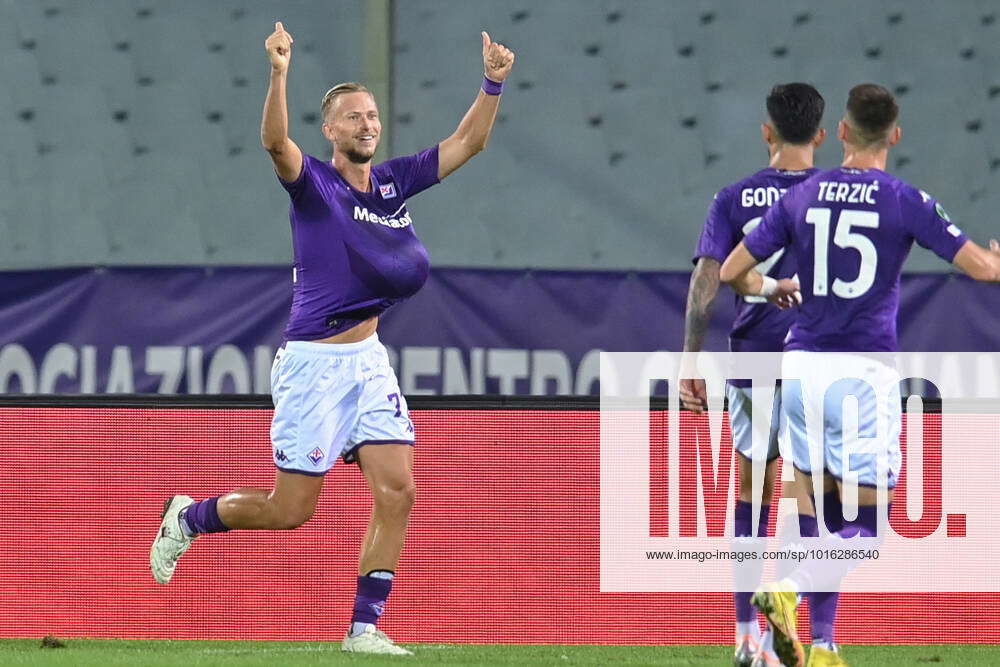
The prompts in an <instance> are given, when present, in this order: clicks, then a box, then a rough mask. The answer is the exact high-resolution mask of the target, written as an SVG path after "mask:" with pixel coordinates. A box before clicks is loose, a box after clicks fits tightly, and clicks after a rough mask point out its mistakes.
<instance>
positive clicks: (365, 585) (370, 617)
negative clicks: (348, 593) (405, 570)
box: [351, 575, 392, 625]
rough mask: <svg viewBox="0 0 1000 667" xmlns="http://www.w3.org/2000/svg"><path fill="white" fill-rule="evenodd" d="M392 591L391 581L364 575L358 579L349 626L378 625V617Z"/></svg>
mask: <svg viewBox="0 0 1000 667" xmlns="http://www.w3.org/2000/svg"><path fill="white" fill-rule="evenodd" d="M391 590H392V579H382V578H377V577H372V576H370V575H364V576H360V577H358V592H357V594H356V595H355V596H354V613H353V614H352V615H351V624H352V625H353V624H354V623H371V624H372V625H375V624H376V623H378V617H379V616H381V615H382V612H383V611H385V601H386V600H387V599H388V598H389V591H391Z"/></svg>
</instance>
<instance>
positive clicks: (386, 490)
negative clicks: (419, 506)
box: [373, 479, 417, 512]
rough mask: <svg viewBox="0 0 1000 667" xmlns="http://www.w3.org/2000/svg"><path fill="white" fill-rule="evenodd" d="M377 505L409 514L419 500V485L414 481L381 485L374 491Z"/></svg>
mask: <svg viewBox="0 0 1000 667" xmlns="http://www.w3.org/2000/svg"><path fill="white" fill-rule="evenodd" d="M373 495H374V496H375V503H376V504H377V505H380V506H382V507H386V508H388V509H392V510H394V511H397V512H400V511H405V512H409V511H410V508H411V507H413V503H414V502H415V501H416V499H417V485H416V484H414V483H413V480H412V479H410V480H405V481H403V480H400V481H398V482H393V483H387V484H380V485H379V486H377V487H376V488H375V490H374V494H373Z"/></svg>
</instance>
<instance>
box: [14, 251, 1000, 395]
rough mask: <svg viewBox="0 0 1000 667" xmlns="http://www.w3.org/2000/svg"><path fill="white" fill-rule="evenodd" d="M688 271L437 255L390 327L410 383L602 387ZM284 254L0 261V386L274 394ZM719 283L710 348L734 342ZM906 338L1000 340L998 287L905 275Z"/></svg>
mask: <svg viewBox="0 0 1000 667" xmlns="http://www.w3.org/2000/svg"><path fill="white" fill-rule="evenodd" d="M688 278H689V275H688V274H686V273H677V272H674V273H666V272H664V273H652V272H603V271H602V272H587V271H512V270H489V269H436V270H434V271H432V273H431V277H430V280H429V281H428V283H427V285H426V286H425V287H424V288H423V290H422V291H421V292H420V293H419V294H418V295H417V296H416V297H414V298H413V299H411V300H410V301H409V302H407V303H404V304H402V305H400V306H397V307H395V308H394V309H392V310H390V311H389V312H388V313H387V314H386V315H385V316H384V318H383V321H382V323H381V325H380V329H379V336H380V337H381V339H382V340H383V341H384V342H385V343H386V345H387V346H388V347H389V350H390V355H391V357H392V361H393V365H394V366H395V368H396V370H397V374H398V375H399V379H400V384H401V386H402V389H403V391H404V392H405V393H407V394H442V393H445V394H477V393H503V394H596V393H598V386H597V376H598V369H599V353H600V351H601V350H605V351H614V352H628V351H635V352H644V351H652V350H680V349H681V345H682V342H683V333H684V305H685V300H686V295H687V285H688ZM290 303H291V272H290V271H289V270H288V269H287V268H284V267H281V268H272V267H251V268H242V267H241V268H234V267H216V268H208V269H205V268H112V269H105V268H98V269H93V268H87V269H59V270H44V271H11V272H3V273H0V393H165V394H171V393H192V394H200V393H266V392H267V391H268V384H269V375H270V367H271V361H272V359H273V355H274V352H275V349H276V348H277V347H278V346H279V345H280V344H281V342H282V330H283V328H284V325H285V321H286V319H287V317H288V310H289V306H290ZM733 304H734V296H733V294H732V293H731V292H729V291H728V290H727V289H725V288H724V289H723V291H722V293H721V294H720V296H719V298H718V301H717V304H716V309H715V315H714V319H713V327H712V330H711V332H710V334H709V336H708V339H707V342H706V349H713V350H722V349H725V347H726V333H727V325H728V323H729V322H730V321H731V318H732V315H733ZM900 342H901V346H902V348H903V350H905V351H938V352H948V351H996V350H997V349H998V347H1000V291H998V290H997V288H996V287H995V286H992V285H980V284H976V283H974V282H972V281H970V280H968V279H966V278H964V277H959V276H956V275H951V274H913V275H908V276H905V277H904V278H903V285H902V304H901V309H900Z"/></svg>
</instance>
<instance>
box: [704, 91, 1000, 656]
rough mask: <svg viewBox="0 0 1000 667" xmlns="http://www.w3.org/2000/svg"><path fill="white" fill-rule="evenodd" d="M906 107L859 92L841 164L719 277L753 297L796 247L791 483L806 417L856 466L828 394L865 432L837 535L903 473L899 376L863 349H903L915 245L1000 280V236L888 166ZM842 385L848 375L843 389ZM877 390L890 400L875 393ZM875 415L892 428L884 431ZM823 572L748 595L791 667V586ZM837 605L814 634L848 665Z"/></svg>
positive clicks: (829, 461) (868, 512)
mask: <svg viewBox="0 0 1000 667" xmlns="http://www.w3.org/2000/svg"><path fill="white" fill-rule="evenodd" d="M898 113H899V108H898V106H897V105H896V101H895V100H894V99H893V96H892V94H891V93H889V91H887V90H886V89H885V88H883V87H881V86H877V85H873V84H863V85H860V86H856V87H854V88H853V89H852V90H851V92H850V96H849V98H848V102H847V113H846V115H845V117H844V119H843V120H842V121H841V122H840V124H839V126H838V128H837V136H838V138H839V139H840V140H841V141H842V142H843V144H844V161H843V164H842V166H841V167H840V168H837V169H831V170H828V171H822V172H819V173H817V174H815V175H813V176H812V177H811V178H809V179H808V180H806V181H804V182H803V183H801V184H800V185H798V186H796V187H794V188H792V189H791V190H789V191H788V192H787V193H786V194H785V196H784V197H783V198H782V199H781V200H780V201H779V202H778V203H777V204H775V205H774V206H773V207H771V209H770V210H769V211H768V212H767V214H765V216H764V219H763V221H762V222H761V224H760V225H759V226H758V227H757V228H756V229H755V230H753V231H752V232H751V233H750V234H748V235H747V237H746V238H745V239H744V240H743V241H742V242H741V243H740V244H739V245H738V246H737V247H736V248H735V249H734V250H733V252H732V253H731V254H730V255H729V257H728V258H727V259H726V261H725V263H724V264H723V266H722V271H721V276H722V280H723V281H725V282H727V283H729V284H731V285H733V287H735V288H736V289H737V291H739V292H740V293H741V294H758V293H760V292H761V291H762V288H764V287H765V282H766V279H765V278H764V276H762V275H761V274H760V273H759V272H758V271H756V270H755V269H754V267H755V266H756V265H757V263H758V262H760V261H761V259H763V258H766V257H770V256H771V255H772V254H773V253H775V252H778V251H779V250H781V249H790V252H791V253H792V254H793V255H794V257H795V258H796V260H797V261H798V274H799V279H800V283H801V286H802V305H801V307H800V308H799V309H798V310H797V312H796V315H795V319H794V322H793V323H792V325H791V328H790V331H789V336H788V340H787V341H786V343H785V350H786V354H785V359H784V362H783V364H782V376H783V377H784V378H786V381H785V382H784V383H783V385H782V402H783V404H784V406H785V410H786V415H787V419H788V425H789V431H790V435H791V441H792V448H793V454H794V463H795V467H796V483H797V484H799V485H800V486H801V487H802V488H806V489H810V490H811V489H812V480H811V477H810V475H811V474H812V470H811V467H810V466H811V465H812V464H811V461H810V456H809V448H808V445H809V438H808V437H807V432H806V422H807V421H811V420H812V415H817V416H818V415H824V417H823V418H822V419H820V420H818V421H816V423H819V424H821V426H820V428H821V429H822V440H823V444H822V449H823V459H824V463H823V465H824V467H825V468H826V470H827V471H829V473H830V474H831V475H832V476H834V477H835V478H837V479H838V486H839V487H840V492H841V494H843V482H842V481H841V480H843V479H844V478H845V475H846V473H847V472H848V471H850V470H851V467H850V466H849V465H848V464H847V463H846V462H845V461H843V459H844V458H845V455H844V452H843V451H842V449H843V442H842V441H843V439H844V424H843V423H841V420H842V419H843V415H838V414H837V411H835V410H827V411H826V412H821V411H822V410H823V406H824V401H826V405H839V404H841V400H842V397H843V396H846V395H854V396H856V397H859V398H858V399H857V400H858V401H859V408H858V413H859V414H858V418H857V422H858V423H857V424H856V428H857V432H858V436H859V438H865V440H863V441H862V442H863V444H861V445H859V446H858V447H857V448H856V449H855V450H854V451H853V452H852V454H853V456H852V458H853V459H854V463H855V469H854V473H853V474H856V475H857V478H858V484H859V487H858V489H857V493H858V495H857V499H858V510H857V518H856V519H854V520H852V521H848V520H845V519H844V518H843V517H842V516H839V517H834V518H835V519H836V521H837V523H839V524H840V527H839V528H838V529H837V530H835V531H833V532H834V534H835V535H837V536H839V537H843V538H848V537H853V536H857V535H860V536H861V537H876V536H877V534H878V530H877V526H878V507H877V500H878V493H879V488H878V486H879V485H880V484H881V485H882V486H883V487H885V486H887V487H888V493H887V497H888V499H889V500H890V501H891V498H892V488H893V487H894V485H895V482H896V477H897V476H898V473H899V467H900V451H899V432H900V419H901V415H900V398H899V393H898V386H899V378H898V375H896V374H894V373H893V370H892V369H891V368H889V367H888V366H886V365H885V364H883V363H881V362H880V361H878V360H877V359H875V358H872V357H871V356H867V357H866V356H865V355H864V353H870V352H894V351H896V350H897V349H898V343H897V338H896V318H897V314H898V310H899V281H900V273H901V271H902V266H903V262H904V260H905V259H906V255H907V254H908V253H909V251H910V247H911V246H912V244H913V242H914V241H916V242H917V243H919V244H920V245H921V246H923V247H925V248H929V249H930V250H932V251H934V252H935V253H936V254H937V255H938V256H939V257H941V258H942V259H944V260H945V261H947V262H952V263H954V264H955V265H956V266H958V267H959V268H960V269H962V270H963V271H965V272H966V273H967V274H969V275H970V276H971V277H973V278H975V279H976V280H983V281H998V280H1000V245H998V244H997V242H996V241H991V242H990V249H989V250H987V249H984V248H982V247H980V246H978V245H977V244H976V243H974V242H973V241H970V240H969V239H968V238H967V237H966V236H965V235H964V234H963V233H962V231H961V230H960V229H959V228H958V227H956V226H955V225H954V224H952V222H951V221H950V220H949V218H948V215H947V214H946V213H945V211H944V209H943V208H942V207H941V205H940V204H938V203H937V202H936V201H935V200H934V199H933V198H932V197H931V196H930V195H928V194H927V193H926V192H923V191H922V190H918V189H917V188H914V187H912V186H910V185H907V184H906V183H904V182H902V181H900V180H899V179H897V178H894V177H893V176H891V175H890V174H887V173H886V172H885V171H884V170H885V164H886V159H887V156H888V152H889V148H890V147H891V146H893V145H895V144H896V143H897V142H898V141H899V139H900V135H901V133H900V129H899V127H898V126H897V124H896V118H897V116H898ZM830 352H838V353H843V354H838V355H837V356H836V358H835V359H831V358H830V356H829V355H823V354H817V353H830ZM788 378H797V379H798V381H796V382H792V381H790V380H788ZM844 380H847V381H848V384H846V385H845V384H843V382H844ZM872 389H874V390H875V391H871V390H872ZM876 392H877V393H876ZM874 396H878V397H882V396H885V397H887V398H886V399H885V400H881V399H878V400H876V399H875V398H874ZM869 397H870V398H871V400H869ZM807 414H809V415H810V417H809V418H808V419H807V417H806V415H807ZM880 424H882V425H887V427H881V428H879V427H878V425H880ZM858 463H860V464H861V467H860V468H857V467H856V466H857V464H858ZM817 472H820V471H819V470H817ZM880 480H885V483H881V482H880ZM883 490H885V489H883ZM838 514H839V512H838ZM827 524H828V525H829V524H830V521H829V520H828V521H827ZM823 567H826V569H827V571H829V570H831V567H830V566H829V564H821V563H819V562H818V561H810V562H806V563H805V564H803V565H801V566H800V567H798V568H797V569H796V570H795V571H794V572H792V573H791V575H789V577H788V578H786V579H785V580H783V581H782V582H779V583H778V584H772V585H768V586H765V587H763V588H762V589H761V590H759V591H758V593H757V594H755V595H754V598H753V601H754V604H755V605H757V606H758V607H759V608H761V610H762V611H764V612H765V613H766V614H767V616H768V618H769V620H770V621H771V623H772V625H773V626H774V628H775V632H776V634H780V635H781V638H782V642H781V646H780V647H779V641H778V637H777V636H776V638H775V648H776V649H778V653H779V656H780V657H781V659H782V661H783V662H785V663H786V664H801V656H802V648H801V645H800V644H799V642H798V637H797V633H796V628H795V608H796V605H797V603H798V601H797V596H796V592H797V591H801V590H809V588H808V587H809V585H810V584H811V583H815V582H816V581H818V580H821V579H823V576H822V575H823V574H824V572H823V571H822V568H823ZM832 569H833V570H834V571H836V570H837V568H836V567H834V568H832ZM843 573H845V574H846V569H845V570H844V572H843ZM836 606H837V599H836V596H834V597H833V598H832V599H831V600H830V601H829V603H828V604H827V605H825V609H824V610H823V613H822V615H823V618H822V619H821V620H822V626H823V627H822V629H821V633H822V636H821V637H820V638H819V639H820V641H819V642H817V641H815V639H814V644H813V650H812V652H811V654H810V659H809V660H810V664H811V665H812V664H817V665H818V664H824V665H825V664H829V665H839V664H846V663H844V662H843V660H842V659H841V658H840V656H839V655H838V654H837V650H836V646H835V644H834V642H833V634H834V633H833V623H834V619H835V614H836ZM814 623H815V622H814ZM814 637H815V632H814ZM814 658H815V659H814Z"/></svg>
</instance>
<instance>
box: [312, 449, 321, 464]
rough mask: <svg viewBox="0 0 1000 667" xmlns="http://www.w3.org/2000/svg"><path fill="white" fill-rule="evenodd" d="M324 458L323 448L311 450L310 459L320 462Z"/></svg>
mask: <svg viewBox="0 0 1000 667" xmlns="http://www.w3.org/2000/svg"><path fill="white" fill-rule="evenodd" d="M322 458H323V450H322V449H320V448H319V447H317V448H316V449H314V450H312V451H311V452H309V460H310V461H312V462H313V463H319V462H320V460H321V459H322Z"/></svg>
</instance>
